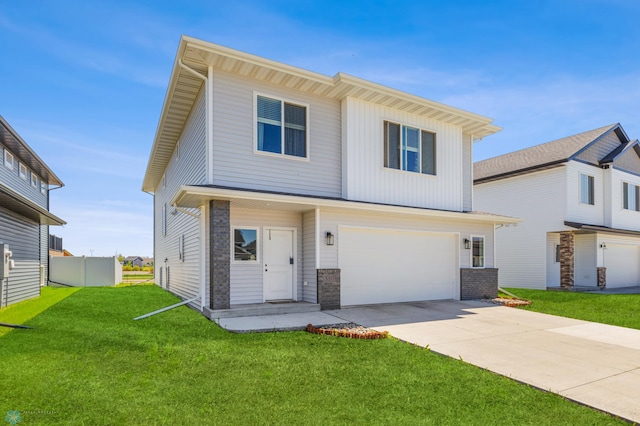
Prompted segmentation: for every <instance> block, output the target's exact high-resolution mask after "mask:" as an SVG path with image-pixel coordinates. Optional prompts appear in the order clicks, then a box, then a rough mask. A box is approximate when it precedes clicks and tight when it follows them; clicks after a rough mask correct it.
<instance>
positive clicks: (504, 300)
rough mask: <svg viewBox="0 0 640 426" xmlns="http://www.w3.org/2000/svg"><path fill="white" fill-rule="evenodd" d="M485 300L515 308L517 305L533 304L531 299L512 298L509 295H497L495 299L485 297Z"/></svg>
mask: <svg viewBox="0 0 640 426" xmlns="http://www.w3.org/2000/svg"><path fill="white" fill-rule="evenodd" d="M483 302H489V303H493V304H495V305H503V306H509V307H511V308H515V307H517V306H527V305H530V304H531V300H524V299H510V298H507V297H496V298H495V299H483Z"/></svg>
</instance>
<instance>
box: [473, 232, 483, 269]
mask: <svg viewBox="0 0 640 426" xmlns="http://www.w3.org/2000/svg"><path fill="white" fill-rule="evenodd" d="M471 267H472V268H484V237H483V236H476V235H472V236H471Z"/></svg>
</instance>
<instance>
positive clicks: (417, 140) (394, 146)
mask: <svg viewBox="0 0 640 426" xmlns="http://www.w3.org/2000/svg"><path fill="white" fill-rule="evenodd" d="M384 166H385V167H388V168H390V169H397V170H405V171H408V172H415V173H423V174H426V175H435V174H436V135H435V133H431V132H427V131H425V130H420V129H417V128H415V127H409V126H405V125H401V124H397V123H392V122H390V121H385V122H384Z"/></svg>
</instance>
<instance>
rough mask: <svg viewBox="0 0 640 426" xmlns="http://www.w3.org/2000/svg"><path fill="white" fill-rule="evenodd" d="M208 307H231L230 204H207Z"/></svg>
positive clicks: (227, 202) (214, 201) (225, 202)
mask: <svg viewBox="0 0 640 426" xmlns="http://www.w3.org/2000/svg"><path fill="white" fill-rule="evenodd" d="M209 207H210V208H209V248H210V250H209V253H210V254H209V256H210V258H209V265H210V266H211V267H210V271H209V307H210V308H211V309H229V308H230V305H231V258H230V257H231V249H230V247H231V223H230V216H231V215H230V203H229V201H223V200H212V201H210V202H209Z"/></svg>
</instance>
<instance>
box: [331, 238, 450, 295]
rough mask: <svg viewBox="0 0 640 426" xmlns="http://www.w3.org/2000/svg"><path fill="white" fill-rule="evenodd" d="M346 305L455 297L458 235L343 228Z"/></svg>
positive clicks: (342, 252)
mask: <svg viewBox="0 0 640 426" xmlns="http://www.w3.org/2000/svg"><path fill="white" fill-rule="evenodd" d="M338 243H339V247H338V250H339V253H340V270H341V271H340V274H341V279H340V289H341V290H340V297H341V304H342V305H343V306H348V305H363V304H372V303H387V302H409V301H416V300H437V299H452V298H454V297H455V285H456V282H457V280H456V277H457V276H458V273H459V272H458V266H457V258H458V256H457V250H456V247H457V238H456V236H455V235H454V234H436V233H427V232H409V231H388V230H372V229H355V228H341V229H340V233H339V241H338Z"/></svg>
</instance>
